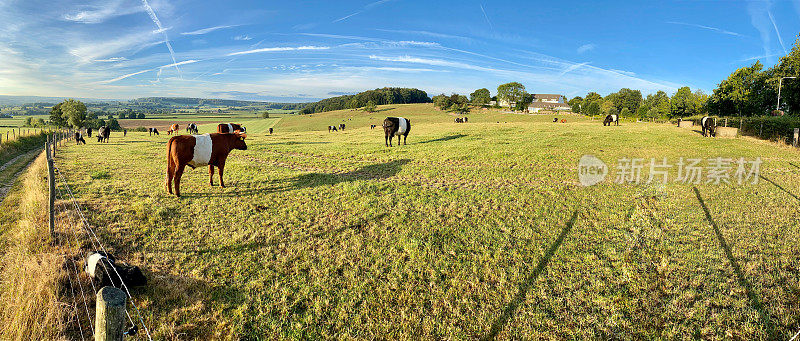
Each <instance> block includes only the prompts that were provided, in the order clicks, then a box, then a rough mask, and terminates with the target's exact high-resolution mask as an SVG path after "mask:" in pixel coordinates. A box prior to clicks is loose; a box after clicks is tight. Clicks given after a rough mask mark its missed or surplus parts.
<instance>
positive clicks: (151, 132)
mask: <svg viewBox="0 0 800 341" xmlns="http://www.w3.org/2000/svg"><path fill="white" fill-rule="evenodd" d="M147 131H149V132H150V136H153V134H156V135H158V129H156V128H147Z"/></svg>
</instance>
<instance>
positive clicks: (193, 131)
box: [186, 123, 200, 134]
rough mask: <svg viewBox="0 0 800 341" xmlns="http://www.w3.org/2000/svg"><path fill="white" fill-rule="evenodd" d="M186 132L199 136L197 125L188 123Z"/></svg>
mask: <svg viewBox="0 0 800 341" xmlns="http://www.w3.org/2000/svg"><path fill="white" fill-rule="evenodd" d="M186 132H187V133H189V134H199V133H200V130H198V129H197V124H194V123H189V124H187V125H186Z"/></svg>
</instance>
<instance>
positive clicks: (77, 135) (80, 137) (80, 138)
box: [75, 131, 86, 145]
mask: <svg viewBox="0 0 800 341" xmlns="http://www.w3.org/2000/svg"><path fill="white" fill-rule="evenodd" d="M75 142H76V143H78V144H79V145H80V144H81V142H83V144H86V140H84V139H83V134H81V132H79V131H76V132H75Z"/></svg>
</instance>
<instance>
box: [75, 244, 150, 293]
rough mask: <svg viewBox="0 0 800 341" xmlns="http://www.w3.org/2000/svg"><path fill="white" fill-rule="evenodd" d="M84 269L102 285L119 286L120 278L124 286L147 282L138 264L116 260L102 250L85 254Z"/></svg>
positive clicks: (134, 285) (136, 285)
mask: <svg viewBox="0 0 800 341" xmlns="http://www.w3.org/2000/svg"><path fill="white" fill-rule="evenodd" d="M83 269H84V271H86V273H87V274H89V278H91V279H93V280H95V281H97V282H98V283H100V287H104V286H109V285H110V286H117V287H119V286H121V284H120V280H122V282H123V283H125V286H126V287H138V286H143V285H146V284H147V277H145V276H144V274H143V273H142V270H141V269H139V267H138V266H134V265H129V264H127V263H125V262H122V261H118V260H116V259H115V258H114V256H113V255H111V254H107V253H105V252H103V251H93V252H90V253H89V254H88V255H87V256H86V265H85V266H84V268H83Z"/></svg>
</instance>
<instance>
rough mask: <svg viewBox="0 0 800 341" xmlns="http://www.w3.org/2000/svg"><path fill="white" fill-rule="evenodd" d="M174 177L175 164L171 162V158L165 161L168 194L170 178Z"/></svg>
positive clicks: (170, 186) (170, 192)
mask: <svg viewBox="0 0 800 341" xmlns="http://www.w3.org/2000/svg"><path fill="white" fill-rule="evenodd" d="M174 176H175V163H174V161H173V160H172V157H170V158H169V160H167V183H166V186H167V191H169V194H172V178H173V177H174Z"/></svg>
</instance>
